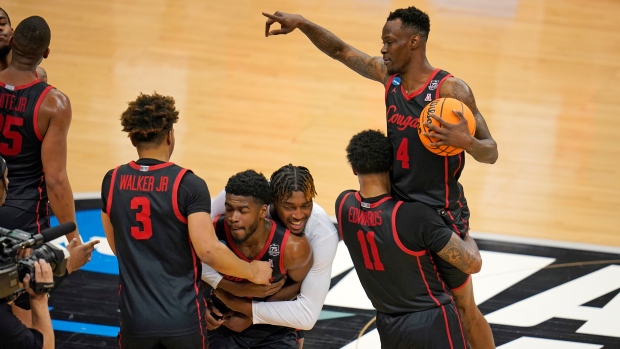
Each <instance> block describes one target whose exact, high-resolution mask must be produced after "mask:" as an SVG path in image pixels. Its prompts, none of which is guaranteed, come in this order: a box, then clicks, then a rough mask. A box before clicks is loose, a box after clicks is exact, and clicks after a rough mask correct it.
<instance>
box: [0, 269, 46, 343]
mask: <svg viewBox="0 0 620 349" xmlns="http://www.w3.org/2000/svg"><path fill="white" fill-rule="evenodd" d="M34 270H35V271H34V279H35V281H36V283H37V284H53V283H54V277H53V275H52V268H51V267H50V265H49V264H48V263H47V262H46V261H45V260H43V259H39V261H38V262H34ZM23 285H24V289H26V291H27V292H28V294H29V295H30V307H31V310H32V327H31V328H28V327H26V325H24V324H23V323H22V322H21V321H20V320H19V319H18V318H17V317H16V316H15V315H13V313H12V311H11V306H10V305H9V304H0V338H2V341H0V349H5V348H7V349H8V348H10V349H21V348H24V349H30V348H33V349H34V348H43V349H52V348H54V330H53V329H52V318H51V317H50V312H49V310H48V305H47V298H48V297H47V293H46V292H45V293H43V294H37V293H35V292H34V290H32V289H31V288H30V286H29V285H30V275H26V276H25V277H24V280H23Z"/></svg>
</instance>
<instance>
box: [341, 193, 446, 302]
mask: <svg viewBox="0 0 620 349" xmlns="http://www.w3.org/2000/svg"><path fill="white" fill-rule="evenodd" d="M335 209H336V215H337V219H338V232H339V233H340V237H341V238H342V240H343V241H344V242H345V244H346V245H347V248H348V250H349V254H350V255H351V259H352V260H353V264H354V266H355V270H356V272H357V275H358V276H359V279H360V281H361V283H362V286H363V288H364V291H365V292H366V295H367V296H368V298H369V299H370V301H371V302H372V304H373V307H374V308H375V309H377V311H379V312H381V313H385V314H402V313H411V312H419V311H424V310H428V309H431V308H435V307H439V306H441V305H444V304H448V303H450V302H451V301H452V296H451V294H450V291H449V289H448V287H447V286H446V285H445V284H444V282H443V280H442V278H441V276H440V274H439V272H438V270H437V268H436V265H435V262H434V260H433V256H432V255H431V253H430V252H435V253H436V252H439V251H441V250H442V249H443V248H444V247H445V245H446V244H447V243H448V241H449V240H450V238H451V237H452V234H453V232H452V230H451V229H450V228H448V227H447V226H446V225H445V223H444V222H443V220H442V219H441V217H440V216H439V214H438V213H437V212H436V211H435V210H434V209H432V208H431V207H429V206H427V205H425V204H422V203H419V202H415V203H412V202H403V201H400V200H396V199H393V198H392V197H391V196H389V195H387V194H386V195H382V196H379V197H376V198H369V199H364V198H362V197H361V196H360V194H359V192H356V191H352V190H349V191H345V192H343V193H342V194H340V196H339V197H338V199H337V200H336V206H335Z"/></svg>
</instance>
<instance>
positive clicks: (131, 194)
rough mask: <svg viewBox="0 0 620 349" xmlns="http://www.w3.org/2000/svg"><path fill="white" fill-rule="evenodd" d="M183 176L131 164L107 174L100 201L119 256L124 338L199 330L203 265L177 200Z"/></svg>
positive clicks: (179, 171)
mask: <svg viewBox="0 0 620 349" xmlns="http://www.w3.org/2000/svg"><path fill="white" fill-rule="evenodd" d="M187 171H188V170H187V169H184V168H181V167H179V166H177V165H175V164H173V163H171V162H167V163H161V164H157V165H151V166H149V165H140V164H137V163H135V162H133V161H132V162H130V163H129V164H126V165H122V166H119V167H117V168H116V169H115V170H114V172H113V173H112V178H111V185H110V189H109V194H108V195H107V197H106V198H105V199H106V201H105V202H106V203H107V207H106V212H107V214H108V216H109V217H110V221H111V222H112V226H113V228H114V240H115V245H116V256H117V257H118V265H119V277H120V290H119V295H120V310H121V331H122V332H123V333H127V334H131V335H132V336H149V335H160V336H172V335H184V334H189V333H192V332H195V331H197V330H201V329H202V328H204V323H203V321H204V314H205V310H206V306H205V304H204V301H203V289H202V283H201V282H200V276H201V274H202V264H201V262H200V259H199V258H198V256H197V255H196V252H195V251H194V249H193V246H192V244H191V241H190V237H189V230H188V228H187V217H184V216H183V215H182V214H181V211H180V209H179V205H178V198H177V195H178V189H179V184H180V182H181V179H182V178H183V176H184V175H185V173H186V172H187Z"/></svg>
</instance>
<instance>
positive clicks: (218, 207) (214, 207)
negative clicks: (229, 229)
mask: <svg viewBox="0 0 620 349" xmlns="http://www.w3.org/2000/svg"><path fill="white" fill-rule="evenodd" d="M225 203H226V190H224V189H222V191H221V192H220V193H219V194H217V196H216V197H215V198H214V199H213V200H211V219H213V218H215V217H217V215H220V214H224V211H226V205H225Z"/></svg>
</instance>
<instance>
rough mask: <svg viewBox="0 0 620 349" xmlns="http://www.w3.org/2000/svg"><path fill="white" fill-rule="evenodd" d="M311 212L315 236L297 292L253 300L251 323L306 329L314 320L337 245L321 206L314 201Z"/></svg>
mask: <svg viewBox="0 0 620 349" xmlns="http://www.w3.org/2000/svg"><path fill="white" fill-rule="evenodd" d="M312 215H313V216H315V218H316V222H313V226H312V227H308V228H311V229H313V230H315V231H313V232H312V234H313V236H314V237H315V238H314V239H311V240H310V244H311V245H312V253H313V254H314V262H313V264H312V268H311V269H310V272H308V275H307V276H306V278H305V279H304V281H302V283H301V291H300V294H299V296H297V298H296V299H295V300H292V301H283V302H253V303H252V313H253V320H254V324H271V325H278V326H286V327H293V328H299V329H302V330H310V329H312V327H314V324H315V323H316V321H317V320H318V318H319V315H320V313H321V309H322V308H323V303H324V302H325V297H327V292H328V291H329V285H330V282H331V269H332V263H333V261H334V257H335V256H336V249H337V247H338V234H337V233H336V228H335V227H334V224H333V223H332V222H331V220H330V219H329V216H327V214H326V213H325V211H324V210H323V208H321V207H320V206H318V205H317V204H314V208H313V211H312ZM309 221H310V220H309ZM315 234H316V235H315ZM308 235H309V234H308Z"/></svg>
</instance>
